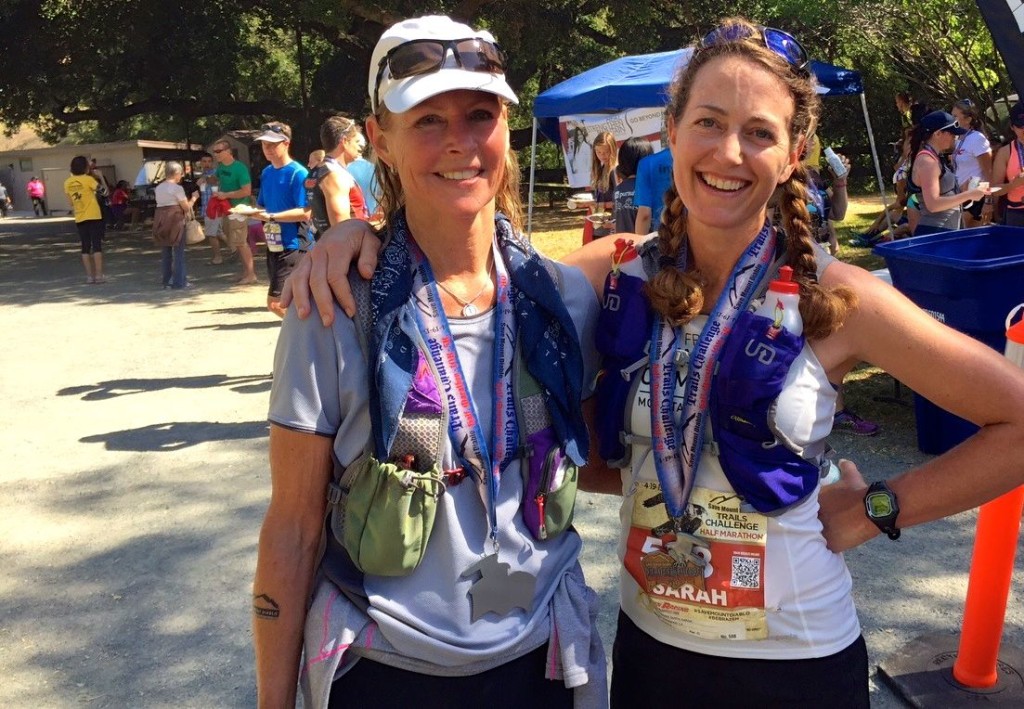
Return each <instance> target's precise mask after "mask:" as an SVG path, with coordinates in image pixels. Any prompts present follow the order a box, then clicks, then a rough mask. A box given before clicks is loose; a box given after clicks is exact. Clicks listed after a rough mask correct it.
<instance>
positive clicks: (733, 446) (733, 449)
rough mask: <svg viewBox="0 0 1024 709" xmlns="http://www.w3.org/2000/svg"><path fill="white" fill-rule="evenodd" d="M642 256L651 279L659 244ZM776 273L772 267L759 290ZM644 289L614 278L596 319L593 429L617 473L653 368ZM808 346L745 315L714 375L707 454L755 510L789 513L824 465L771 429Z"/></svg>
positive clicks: (632, 279)
mask: <svg viewBox="0 0 1024 709" xmlns="http://www.w3.org/2000/svg"><path fill="white" fill-rule="evenodd" d="M639 255H640V257H641V258H642V260H643V265H644V270H645V272H646V274H647V275H648V276H650V275H651V274H653V273H654V272H656V270H657V268H658V265H657V248H656V242H655V241H649V242H647V243H646V244H644V245H643V246H642V247H640V249H639ZM819 270H823V268H822V267H821V266H819ZM776 271H777V267H776V268H773V269H771V271H770V273H769V275H768V276H767V277H766V278H765V280H764V284H763V285H762V289H763V288H766V287H767V284H768V281H769V280H771V278H772V277H774V274H775V272H776ZM644 284H645V280H644V279H643V278H640V277H638V276H633V275H630V274H627V273H614V274H609V276H608V278H607V279H606V280H605V287H604V298H603V303H602V309H601V314H600V317H599V319H598V326H597V337H596V345H597V350H598V352H600V353H601V354H602V356H603V361H602V366H601V372H600V374H599V376H598V381H597V389H596V392H595V396H596V397H597V420H596V422H595V428H596V434H597V439H598V440H597V442H598V446H599V448H598V449H599V452H600V455H601V457H602V458H603V459H604V460H606V461H607V462H608V464H609V465H612V466H615V467H625V466H627V465H629V460H630V457H631V443H630V440H629V437H628V435H627V433H626V432H627V430H628V423H627V422H628V420H629V418H630V415H631V411H630V408H629V407H631V406H632V402H633V398H634V397H633V395H632V393H633V392H635V389H636V386H638V384H639V381H638V380H639V378H640V374H641V372H642V371H643V369H644V368H645V367H646V366H647V364H648V354H647V352H648V348H649V338H650V333H651V326H652V322H653V318H654V315H653V311H652V309H651V307H650V302H649V301H648V299H647V296H646V295H645V293H644ZM803 346H804V338H803V336H801V335H793V334H792V333H790V332H788V331H786V330H785V329H782V328H777V327H774V326H773V323H772V321H771V320H769V319H768V318H765V317H762V316H759V315H755V314H753V313H750V312H745V313H741V314H740V316H739V319H738V320H737V322H736V324H735V326H734V328H733V330H732V332H731V333H730V334H729V336H728V337H727V338H726V341H725V345H724V347H723V349H722V353H721V355H720V359H719V362H718V368H717V371H716V373H715V375H714V381H713V384H712V389H711V400H710V405H709V411H708V416H709V420H710V422H711V431H712V433H713V434H714V438H715V444H716V445H713V446H711V447H710V451H709V452H715V453H717V455H718V458H719V463H720V464H721V466H722V469H723V471H724V472H725V475H726V477H727V478H728V480H729V483H730V484H731V485H732V487H733V489H734V490H735V491H736V492H737V494H739V495H740V496H742V497H743V498H744V500H745V501H746V502H747V503H749V504H750V505H751V506H752V507H753V508H754V509H756V510H757V511H758V512H764V513H771V512H778V511H780V510H782V509H784V508H787V507H790V506H792V505H794V504H796V503H797V502H799V501H801V500H802V499H804V498H805V497H806V496H807V495H809V494H810V493H811V492H812V491H813V490H814V488H815V486H816V485H817V484H818V480H819V476H820V466H821V461H820V460H807V459H805V458H803V457H801V456H800V455H798V454H797V453H796V452H794V451H793V450H791V449H790V448H788V447H787V446H786V445H785V443H784V442H783V441H781V440H780V439H779V438H778V437H777V436H776V434H775V433H774V431H773V429H772V425H771V421H772V415H773V409H774V406H775V401H776V400H777V399H778V397H779V394H780V393H781V392H782V389H783V387H784V385H785V382H786V377H787V375H788V373H789V369H790V367H791V366H792V364H793V361H794V360H795V359H796V357H797V355H799V354H800V351H801V350H802V349H803ZM716 448H717V450H715V449H716Z"/></svg>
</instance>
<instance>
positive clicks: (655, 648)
mask: <svg viewBox="0 0 1024 709" xmlns="http://www.w3.org/2000/svg"><path fill="white" fill-rule="evenodd" d="M356 666H357V667H358V664H357V665H356ZM667 678H671V681H668V680H667ZM681 697H685V706H691V707H702V706H704V707H724V706H750V707H787V708H789V709H798V708H802V709H812V708H813V709H817V708H818V707H829V708H830V709H868V706H869V704H868V651H867V646H866V645H865V644H864V638H863V636H861V637H858V638H857V639H856V640H854V641H853V643H851V644H850V645H849V646H848V647H847V648H846V649H844V650H840V651H839V652H837V653H835V654H834V655H828V656H827V657H813V658H807V659H802V660H753V659H746V658H731V657H717V656H715V655H704V654H701V653H697V652H690V651H689V650H683V649H681V648H677V647H674V646H672V645H666V644H665V643H662V642H659V641H658V640H655V639H654V638H652V637H651V636H650V635H648V634H647V633H645V632H644V631H642V630H641V629H640V628H638V627H637V626H636V624H635V623H634V622H633V621H632V620H630V619H629V617H628V616H627V615H626V614H625V613H623V612H622V611H621V610H620V611H619V625H618V630H617V632H616V634H615V645H614V647H613V649H612V689H611V705H612V709H626V708H627V707H666V706H672V705H680V703H681V700H680V698H681Z"/></svg>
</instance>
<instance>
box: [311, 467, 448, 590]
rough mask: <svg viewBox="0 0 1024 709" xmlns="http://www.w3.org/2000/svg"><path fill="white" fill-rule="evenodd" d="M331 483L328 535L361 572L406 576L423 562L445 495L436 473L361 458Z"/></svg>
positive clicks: (434, 471)
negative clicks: (332, 506)
mask: <svg viewBox="0 0 1024 709" xmlns="http://www.w3.org/2000/svg"><path fill="white" fill-rule="evenodd" d="M336 479H337V480H338V482H336V483H331V485H330V492H329V495H328V502H329V503H330V504H332V505H334V510H333V513H332V514H331V533H332V534H334V536H335V538H336V539H337V540H338V541H339V542H341V545H342V546H343V547H345V550H346V551H347V552H348V554H349V556H350V557H351V558H352V561H353V563H354V564H355V565H356V566H357V567H358V568H359V570H360V571H362V572H363V573H366V574H375V575H377V576H406V575H408V574H410V573H412V572H413V570H414V569H415V568H416V567H417V566H418V565H419V563H420V561H422V559H423V554H424V553H425V552H426V549H427V542H428V541H429V539H430V532H431V530H432V529H433V528H434V518H435V517H436V516H437V501H438V498H439V497H440V496H441V495H442V494H443V493H444V490H445V485H444V482H443V481H442V479H441V469H440V467H439V466H437V465H434V466H433V468H431V469H430V470H429V471H427V472H423V473H418V472H415V471H413V470H406V469H404V468H401V467H399V466H398V465H395V464H394V463H381V462H380V461H379V460H377V459H376V458H374V457H373V456H372V455H369V454H366V455H363V456H362V457H361V458H359V459H358V460H356V461H355V462H354V463H352V465H350V466H348V468H346V469H345V470H344V472H343V473H341V476H340V478H336Z"/></svg>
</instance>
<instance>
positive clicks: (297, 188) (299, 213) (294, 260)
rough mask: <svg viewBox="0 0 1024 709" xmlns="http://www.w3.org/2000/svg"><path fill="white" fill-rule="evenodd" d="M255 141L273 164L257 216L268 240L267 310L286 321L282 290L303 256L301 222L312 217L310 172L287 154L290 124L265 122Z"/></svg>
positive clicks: (265, 179)
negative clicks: (308, 196) (308, 200)
mask: <svg viewBox="0 0 1024 709" xmlns="http://www.w3.org/2000/svg"><path fill="white" fill-rule="evenodd" d="M255 140H256V141H258V142H259V143H261V144H262V145H263V157H265V158H266V159H267V162H269V163H270V164H269V165H267V166H266V167H265V168H264V169H263V173H262V174H261V175H260V194H259V197H258V198H257V200H256V204H257V206H259V207H261V209H262V211H260V212H259V213H257V214H256V217H257V218H259V219H261V220H263V222H264V224H263V234H264V236H265V237H266V240H267V275H268V276H269V277H270V286H269V288H268V289H267V308H268V309H269V310H270V312H272V313H274V314H275V315H277V316H278V317H281V318H283V317H284V309H283V308H282V307H281V304H280V300H281V288H282V286H283V285H284V279H285V278H287V277H288V274H289V273H291V272H292V270H294V268H295V266H296V265H297V264H298V262H299V261H300V260H301V259H302V256H303V252H302V251H301V250H300V246H301V244H300V241H299V223H300V222H304V221H307V220H308V219H309V216H310V210H309V208H308V207H307V206H306V185H305V181H306V176H307V175H308V174H309V173H308V171H307V170H306V168H305V167H303V166H302V165H300V164H299V163H298V162H296V161H295V160H293V159H292V156H291V155H290V154H289V152H288V148H289V146H290V145H291V142H292V129H291V128H290V127H289V126H288V125H287V124H285V123H281V122H279V121H271V122H270V123H264V124H263V125H262V126H261V127H260V134H259V135H257V136H256V138H255Z"/></svg>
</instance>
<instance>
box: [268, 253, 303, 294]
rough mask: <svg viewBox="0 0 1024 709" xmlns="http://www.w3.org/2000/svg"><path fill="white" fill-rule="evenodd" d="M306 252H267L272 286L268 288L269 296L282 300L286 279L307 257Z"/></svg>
mask: <svg viewBox="0 0 1024 709" xmlns="http://www.w3.org/2000/svg"><path fill="white" fill-rule="evenodd" d="M305 255H306V254H305V252H303V251H299V250H298V249H291V250H290V251H268V252H267V275H268V276H269V277H270V286H269V287H268V288H267V295H269V296H270V297H271V298H280V297H281V289H282V288H284V279H286V278H287V277H288V274H290V273H291V272H292V271H294V270H295V267H296V266H298V265H299V261H301V260H302V257H303V256H305Z"/></svg>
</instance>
